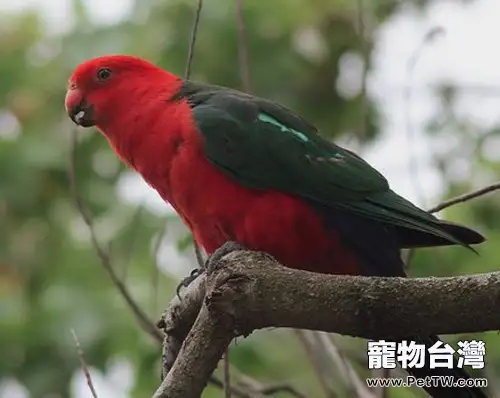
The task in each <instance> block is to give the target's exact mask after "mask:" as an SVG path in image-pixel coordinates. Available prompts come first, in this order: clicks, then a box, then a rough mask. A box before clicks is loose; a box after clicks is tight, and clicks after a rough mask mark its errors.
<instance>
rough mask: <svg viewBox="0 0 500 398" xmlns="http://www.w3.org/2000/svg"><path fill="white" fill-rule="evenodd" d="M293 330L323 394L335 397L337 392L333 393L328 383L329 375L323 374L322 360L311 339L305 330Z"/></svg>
mask: <svg viewBox="0 0 500 398" xmlns="http://www.w3.org/2000/svg"><path fill="white" fill-rule="evenodd" d="M294 332H295V334H296V336H297V338H298V340H299V342H300V344H301V345H302V347H303V348H304V351H305V352H306V355H307V359H309V362H310V363H311V366H312V368H313V371H314V374H315V375H316V377H317V379H318V381H319V384H320V385H321V388H322V390H323V392H324V393H325V396H326V397H328V398H335V397H336V396H337V394H335V391H333V389H332V388H331V386H330V383H329V381H330V379H331V378H330V377H328V376H329V375H326V374H325V370H324V367H323V364H322V361H321V360H320V358H318V355H317V350H315V347H314V345H313V344H312V341H310V339H309V336H308V335H307V332H306V331H305V330H294Z"/></svg>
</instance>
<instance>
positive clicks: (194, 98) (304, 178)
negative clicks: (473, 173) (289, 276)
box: [180, 82, 467, 246]
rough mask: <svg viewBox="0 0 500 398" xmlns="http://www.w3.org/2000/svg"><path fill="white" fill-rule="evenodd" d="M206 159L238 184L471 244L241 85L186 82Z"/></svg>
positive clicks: (361, 162)
mask: <svg viewBox="0 0 500 398" xmlns="http://www.w3.org/2000/svg"><path fill="white" fill-rule="evenodd" d="M180 97H183V98H186V99H187V101H188V102H189V103H190V105H191V106H192V111H193V115H194V119H195V121H196V123H197V126H198V128H199V130H200V132H201V133H202V134H203V137H204V140H205V151H206V156H207V157H208V159H209V160H210V161H211V162H213V163H214V164H215V165H216V166H218V167H219V168H220V169H221V170H222V171H223V172H225V173H226V174H228V175H229V176H231V177H232V178H234V179H236V180H237V181H238V182H239V183H241V184H243V185H245V186H247V187H250V188H254V189H269V188H271V189H277V190H280V191H282V192H287V193H290V194H293V195H296V196H299V197H302V198H305V199H308V200H312V201H314V202H316V203H320V204H322V205H325V206H327V207H333V208H336V209H340V210H344V211H346V212H350V213H354V214H357V215H359V216H362V217H366V218H368V219H372V220H376V221H379V222H382V223H385V224H391V225H394V226H397V227H402V228H405V229H410V230H414V231H419V232H422V233H426V234H431V235H434V236H436V237H439V238H442V239H444V240H446V241H449V242H450V243H455V244H461V245H464V246H467V245H465V244H464V243H463V242H462V241H461V240H459V239H457V238H456V237H455V236H454V235H452V234H451V233H449V232H447V231H446V230H445V229H444V228H443V224H442V223H441V221H440V220H438V219H437V218H435V217H434V216H433V215H431V214H429V213H427V212H425V211H423V210H421V209H419V208H418V207H416V206H414V205H413V204H412V203H410V202H409V201H407V200H405V199H404V198H402V197H401V196H399V195H397V194H396V193H395V192H393V191H392V190H391V189H390V188H389V184H388V182H387V180H386V179H385V178H384V177H383V176H382V175H381V174H380V173H379V172H378V171H377V170H375V169H374V168H373V167H371V166H370V165H369V164H368V163H366V162H365V161H364V160H362V159H361V158H360V157H359V156H357V155H356V154H354V153H353V152H351V151H348V150H346V149H344V148H341V147H339V146H337V145H335V144H333V143H331V142H329V141H327V140H325V139H324V138H322V137H321V136H320V135H319V134H318V132H317V130H316V128H315V127H314V126H312V125H311V124H309V123H308V122H307V121H306V120H304V119H303V118H301V117H300V116H298V115H296V114H294V113H293V112H291V111H290V110H288V109H286V108H284V107H282V106H280V105H278V104H275V103H273V102H271V101H266V100H263V99H260V98H256V97H253V96H250V95H247V94H244V93H241V92H239V91H235V90H229V89H227V88H222V87H218V86H206V85H200V84H195V83H192V82H186V84H185V87H184V88H183V89H182V91H181V93H180Z"/></svg>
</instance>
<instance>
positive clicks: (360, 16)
mask: <svg viewBox="0 0 500 398" xmlns="http://www.w3.org/2000/svg"><path fill="white" fill-rule="evenodd" d="M365 17H366V5H365V3H364V0H357V25H358V37H359V42H360V44H361V55H362V59H363V72H362V76H361V94H360V95H361V112H360V113H361V116H360V131H359V138H358V139H359V141H361V140H362V139H364V138H366V134H367V130H368V97H367V86H368V71H369V68H368V63H369V61H370V48H369V43H368V42H367V35H366V29H367V26H366V18H365Z"/></svg>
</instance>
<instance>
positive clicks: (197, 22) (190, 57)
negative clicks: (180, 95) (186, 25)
mask: <svg viewBox="0 0 500 398" xmlns="http://www.w3.org/2000/svg"><path fill="white" fill-rule="evenodd" d="M202 8H203V0H198V7H196V12H195V14H194V22H193V29H192V30H191V40H190V42H189V49H188V56H187V62H186V71H185V72H184V78H185V79H186V80H188V79H189V77H190V76H191V66H192V64H193V57H194V47H195V44H196V37H197V34H198V26H199V25H200V16H201V9H202Z"/></svg>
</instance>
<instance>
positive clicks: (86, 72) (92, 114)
mask: <svg viewBox="0 0 500 398" xmlns="http://www.w3.org/2000/svg"><path fill="white" fill-rule="evenodd" d="M165 77H167V79H165ZM173 77H174V76H173V75H170V74H169V73H168V72H166V71H164V70H162V69H160V68H158V67H157V66H155V65H153V64H151V63H149V62H148V61H145V60H143V59H141V58H137V57H133V56H129V55H106V56H102V57H98V58H93V59H90V60H88V61H85V62H83V63H82V64H80V65H78V66H77V67H76V69H75V70H74V71H73V73H72V74H71V76H70V78H69V81H68V89H67V92H66V99H65V107H66V112H67V113H68V116H69V117H70V118H71V120H73V122H75V123H76V124H78V125H80V126H82V127H91V126H94V125H97V126H98V127H102V126H105V125H107V124H109V123H110V122H111V119H112V118H113V117H114V116H115V115H119V114H122V115H123V112H127V110H128V111H130V106H131V105H132V104H131V98H139V97H140V96H141V95H145V93H151V92H153V91H154V89H152V87H154V85H155V84H156V82H158V81H160V82H161V81H164V82H165V81H172V80H174V79H173ZM175 80H178V79H175ZM138 94H139V95H138ZM149 95H151V94H149Z"/></svg>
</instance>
